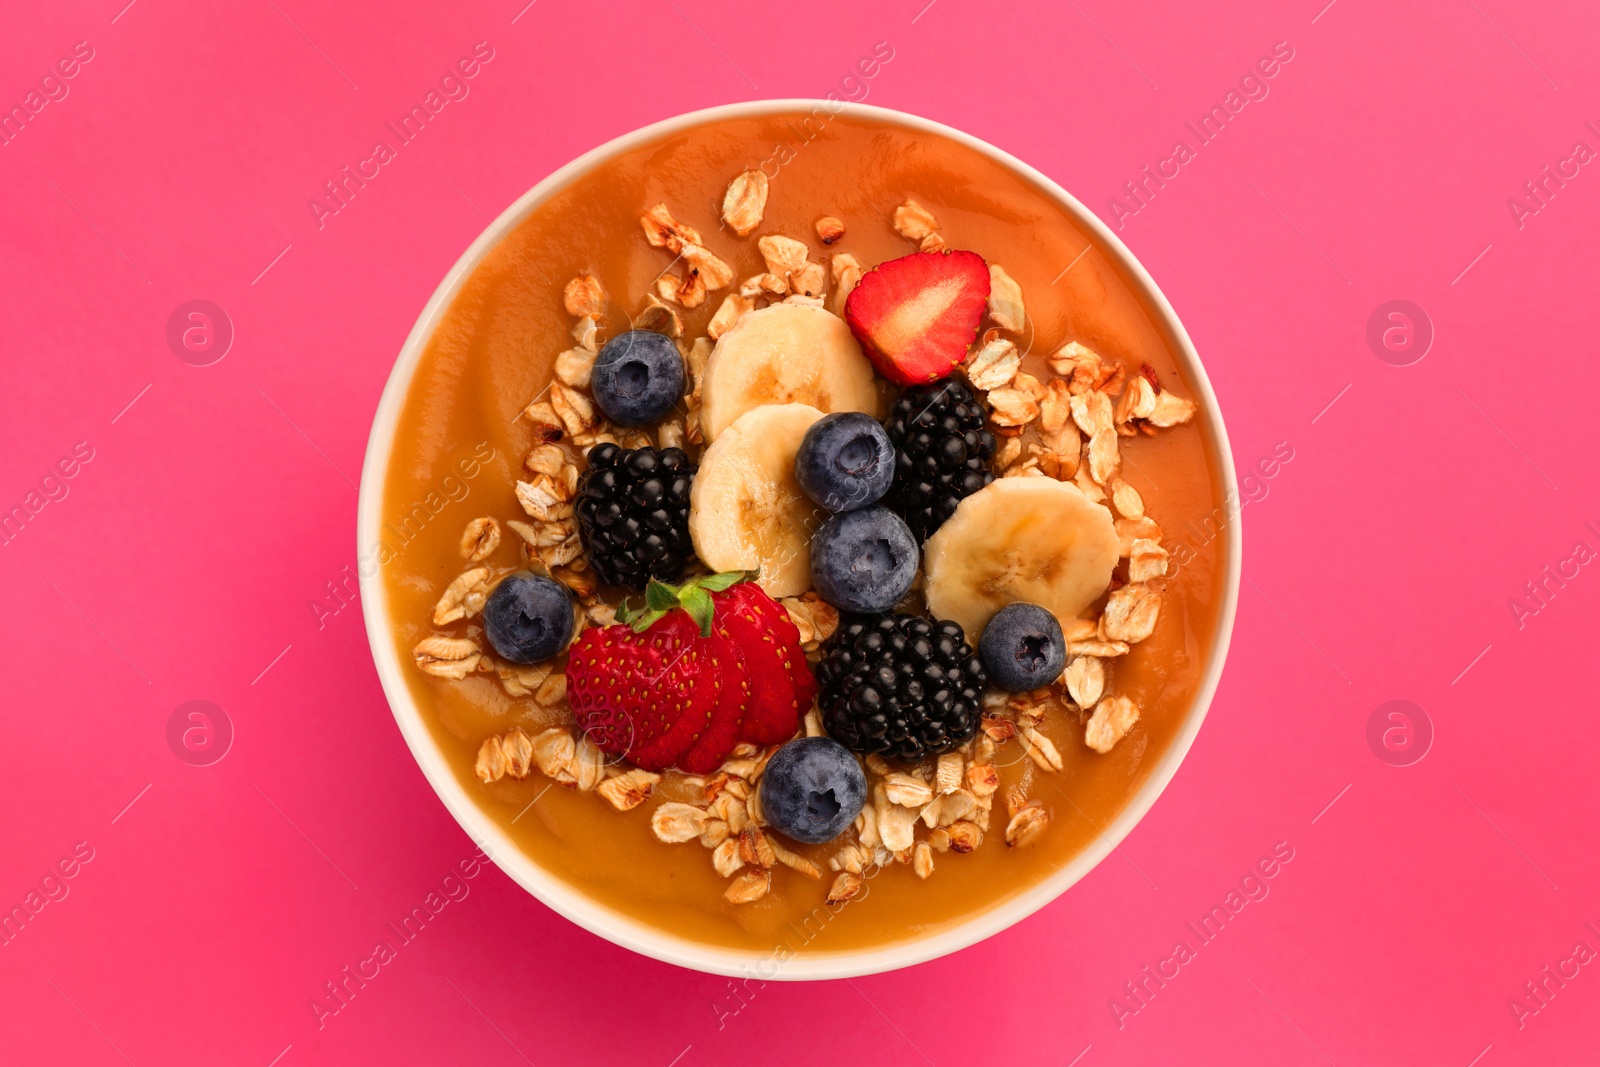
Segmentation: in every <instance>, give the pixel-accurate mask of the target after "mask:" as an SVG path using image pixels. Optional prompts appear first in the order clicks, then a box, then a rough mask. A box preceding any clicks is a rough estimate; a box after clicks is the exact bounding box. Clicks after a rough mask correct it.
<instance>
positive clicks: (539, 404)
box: [358, 100, 1240, 979]
mask: <svg viewBox="0 0 1600 1067" xmlns="http://www.w3.org/2000/svg"><path fill="white" fill-rule="evenodd" d="M1237 499H1238V497H1237V489H1236V486H1235V482H1234V475H1233V465H1232V460H1231V455H1230V453H1229V449H1228V442H1227V435H1226V432H1225V430H1224V428H1223V424H1222V419H1221V416H1220V413H1219V411H1218V408H1217V404H1216V400H1215V397H1214V396H1213V394H1212V392H1211V388H1210V385H1209V383H1208V382H1207V380H1206V376H1205V372H1204V370H1203V369H1202V367H1201V365H1200V362H1199V359H1198V357H1197V356H1196V354H1195V352H1194V349H1193V346H1192V345H1191V344H1190V342H1189V340H1188V337H1187V335H1186V334H1185V332H1184V330H1183V327H1182V326H1181V324H1179V322H1178V321H1177V318H1176V316H1175V315H1174V314H1173V312H1172V309H1171V307H1170V306H1169V305H1168V304H1167V302H1166V300H1165V298H1164V297H1163V296H1162V295H1161V293H1160V291H1159V290H1158V289H1157V288H1156V286H1155V284H1154V283H1153V282H1152V281H1151V280H1150V278H1149V276H1148V275H1147V274H1146V273H1145V272H1144V270H1143V269H1142V268H1141V267H1140V266H1139V264H1138V263H1137V262H1136V261H1135V260H1134V259H1133V257H1132V256H1131V255H1130V254H1129V253H1128V251H1127V249H1125V248H1124V247H1123V246H1122V244H1121V243H1120V242H1119V241H1118V240H1117V239H1116V238H1115V237H1114V236H1113V235H1112V234H1111V233H1110V232H1109V231H1108V230H1107V229H1106V228H1105V227H1104V226H1103V225H1102V224H1101V223H1100V222H1099V221H1098V220H1097V219H1095V217H1094V216H1093V215H1092V214H1091V213H1090V212H1089V211H1087V210H1086V209H1085V208H1084V207H1083V206H1082V205H1081V204H1079V203H1078V202H1077V201H1076V200H1074V199H1073V198H1072V197H1071V196H1069V195H1068V194H1067V193H1066V192H1064V191H1063V190H1061V189H1060V188H1059V187H1058V186H1056V185H1054V184H1053V183H1052V182H1050V181H1049V180H1048V179H1047V178H1045V177H1044V176H1042V175H1040V174H1039V173H1037V172H1036V171H1034V170H1032V169H1031V168H1029V167H1027V166H1026V165H1025V164H1023V163H1020V162H1019V161H1017V160H1015V159H1013V158H1011V157H1010V156H1008V155H1006V154H1005V153H1003V152H1000V151H998V150H997V149H994V148H992V147H990V146H988V145H986V144H983V143H982V142H980V141H977V140H976V139H974V138H971V137H969V136H967V135H965V134H962V133H959V132H957V131H955V130H951V129H949V128H947V127H943V126H940V125H938V124H936V123H932V122H929V121H926V120H923V119H918V118H914V117H911V116H907V115H903V114H899V113H896V112H891V111H886V110H883V109H879V108H871V107H866V106H860V105H840V104H838V103H829V102H824V101H804V100H800V101H795V100H790V101H766V102H757V103H749V104H738V105H731V106H727V107H722V108H715V109H712V110H709V111H703V112H698V113H695V114H691V115H686V116H682V117H680V118H676V119H672V120H669V121H666V122H662V123H658V124H657V125H655V126H651V127H648V128H646V129H643V130H640V131H638V132H636V133H633V134H629V135H627V136H625V137H622V138H619V139H618V140H616V141H613V142H611V143H610V144H607V145H605V146H603V147H601V148H598V149H596V150H594V151H593V152H590V153H589V154H587V155H585V156H583V157H582V158H580V159H578V160H577V161H575V162H573V163H572V164H570V165H568V166H567V167H565V168H563V169H562V170H560V171H558V172H557V173H556V174H554V175H552V176H551V177H549V178H547V179H546V180H544V181H543V182H541V183H539V185H537V186H536V187H535V188H533V189H532V190H531V191H529V192H528V193H527V194H526V195H524V196H523V197H522V198H521V199H519V200H518V201H517V202H516V203H515V204H513V205H512V206H511V207H510V208H508V209H507V210H506V211H505V213H504V214H502V215H501V217H500V218H499V219H498V220H496V221H495V222H494V223H493V224H492V225H491V226H490V227H489V229H488V230H487V231H485V232H484V234H483V235H482V236H481V237H479V238H478V240H477V241H476V242H474V244H473V245H472V247H471V248H470V249H468V250H467V252H466V254H465V255H463V256H462V258H461V260H460V261H459V262H458V263H457V264H456V265H455V267H454V268H453V269H452V270H451V272H450V273H449V275H448V276H447V277H446V278H445V280H444V281H443V283H442V284H441V285H440V286H439V288H438V290H437V292H435V293H434V295H433V298H432V299H431V300H430V301H429V303H428V305H427V307H426V308H425V309H424V311H423V313H422V316H421V318H420V319H419V320H418V322H417V324H416V326H415V328H414V329H413V330H412V332H411V335H410V337H409V338H408V339H407V342H406V344H405V347H404V349H403V350H402V351H401V353H400V356H399V359H398V361H397V362H396V364H395V368H394V371H393V373H392V374H391V376H390V379H389V382H388V385H387V387H386V389H385V391H384V394H383V397H382V400H381V401H380V404H379V407H378V412H377V416H376V419H375V423H374V426H373V430H372V437H371V441H370V443H369V446H368V450H367V456H366V463H365V467H364V469H363V472H362V481H361V500H360V509H359V519H358V538H359V545H358V547H359V551H360V557H361V559H362V560H363V562H364V563H366V564H367V565H366V566H365V567H364V568H363V572H362V573H363V576H364V577H363V582H362V603H363V607H364V611H365V616H366V620H367V631H368V637H369V641H370V643H371V646H372V651H373V656H374V659H375V660H376V663H377V667H378V673H379V676H380V678H381V680H382V683H383V686H384V690H385V693H386V694H387V696H388V699H389V703H390V705H391V707H392V708H393V711H394V715H395V719H396V721H397V722H398V723H399V725H400V729H401V731H402V733H403V734H404V736H405V738H406V741H407V743H408V744H409V745H410V747H411V750H412V752H413V754H414V755H415V757H416V759H417V761H418V763H419V764H421V766H422V769H423V771H424V773H425V774H426V775H427V777H428V780H429V782H430V783H431V784H432V785H433V787H434V789H435V790H436V791H437V792H438V794H439V796H440V798H441V799H442V800H443V801H444V802H445V805H446V806H447V807H448V808H449V809H450V811H451V813H452V814H453V815H454V816H455V818H456V820H457V821H458V822H459V823H460V824H461V825H462V827H463V828H464V829H465V830H466V831H467V832H468V833H469V834H470V835H471V836H472V838H473V839H474V841H476V842H478V844H479V845H480V847H482V848H483V849H484V851H485V852H486V853H487V854H488V855H489V856H491V857H492V858H493V859H494V861H495V862H496V863H497V864H499V866H500V867H501V868H502V869H503V870H505V871H506V873H508V874H509V875H510V876H511V877H512V878H514V879H515V880H516V881H517V882H518V883H519V884H521V885H522V886H523V887H524V888H526V889H527V890H528V891H529V892H530V893H532V894H533V895H535V896H536V897H538V898H539V899H540V900H542V901H543V902H545V903H546V904H548V905H549V906H550V907H552V908H554V909H555V910H557V911H558V912H560V913H562V914H563V915H565V916H567V917H568V918H570V919H572V920H573V921H574V922H577V923H579V924H580V925H582V926H583V927H585V928H587V929H589V930H591V931H593V932H594V933H596V934H599V935H600V936H602V937H605V938H607V939H609V940H611V941H614V942H616V943H617V944H620V945H623V946H626V947H628V948H630V949H633V950H635V951H638V952H641V953H644V954H646V955H649V956H652V957H655V958H658V959H661V960H665V961H668V962H671V963H675V964H679V965H682V966H686V967H692V968H696V969H699V970H704V971H710V972H715V973H723V974H731V975H737V974H745V975H751V974H754V975H758V976H760V977H762V978H766V979H809V978H837V977H845V976H850V975H857V974H866V973H872V972H877V971H885V970H890V969H893V968H896V967H902V966H905V965H908V964H912V963H916V962H920V961H923V960H927V959H931V958H933V957H935V956H939V955H942V954H944V953H948V952H951V951H954V950H956V949H959V948H962V947H964V946H966V945H969V944H972V943H973V942H976V941H978V940H980V939H982V938H984V937H987V936H988V935H990V934H992V933H995V932H996V931H998V930H1001V929H1003V928H1005V927H1006V926H1009V925H1010V924H1012V923H1014V922H1016V921H1018V920H1019V919H1022V918H1024V917H1025V916H1027V915H1029V914H1030V913H1032V912H1033V911H1035V910H1037V909H1038V908H1040V907H1042V906H1043V905H1045V904H1046V903H1048V902H1049V901H1051V900H1052V899H1054V898H1055V897H1056V896H1058V895H1059V894H1060V893H1062V892H1063V891H1064V890H1065V889H1066V888H1067V887H1069V886H1070V885H1072V884H1073V883H1074V882H1075V881H1076V880H1077V879H1079V878H1081V877H1082V876H1083V875H1084V874H1085V873H1086V872H1088V871H1089V870H1091V869H1092V868H1093V867H1094V866H1095V864H1097V863H1098V862H1099V861H1100V860H1101V859H1102V858H1104V856H1105V855H1106V854H1107V853H1109V852H1110V850H1111V849H1112V848H1114V847H1115V846H1116V844H1117V843H1118V842H1119V841H1121V840H1122V838H1123V837H1125V836H1126V835H1127V833H1128V832H1129V831H1130V830H1131V829H1132V828H1133V826H1134V825H1135V824H1136V823H1137V822H1138V820H1139V819H1140V818H1141V817H1142V816H1143V814H1144V813H1145V812H1146V811H1147V810H1148V809H1149V808H1150V806H1151V805H1152V804H1153V803H1154V802H1155V799H1156V797H1157V796H1158V795H1159V794H1160V792H1161V790H1162V789H1163V788H1164V787H1165V786H1166V784H1167V782H1168V781H1170V779H1171V778H1172V775H1173V774H1174V773H1175V771H1176V769H1177V766H1178V764H1179V762H1180V761H1181V760H1182V758H1183V756H1184V754H1185V752H1186V751H1187V750H1188V748H1189V745H1190V744H1191V743H1192V741H1193V739H1194V737H1195V734H1196V732H1197V731H1198V730H1199V727H1200V723H1201V720H1202V719H1203V718H1204V715H1205V711H1206V708H1207V706H1208V704H1209V702H1210V700H1211V697H1212V694H1213V692H1214V691H1215V688H1216V685H1217V681H1218V678H1219V676H1220V674H1221V670H1222V665H1223V659H1224V656H1225V654H1226V651H1227V645H1228V637H1229V633H1230V630H1231V628H1232V624H1233V614H1234V608H1235V603H1236V601H1237V596H1238V582H1239V553H1240V532H1239V525H1238V520H1237V508H1236V507H1235V506H1234V502H1236V501H1237ZM369 561H370V562H369Z"/></svg>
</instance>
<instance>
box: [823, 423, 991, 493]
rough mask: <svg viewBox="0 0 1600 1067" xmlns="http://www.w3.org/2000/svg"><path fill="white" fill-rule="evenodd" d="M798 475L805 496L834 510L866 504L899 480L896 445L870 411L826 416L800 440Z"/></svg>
mask: <svg viewBox="0 0 1600 1067" xmlns="http://www.w3.org/2000/svg"><path fill="white" fill-rule="evenodd" d="M963 458H964V457H963ZM794 476H795V480H796V481H798V482H799V483H800V488H801V489H804V490H805V493H806V496H809V497H810V498H811V499H812V500H815V501H816V502H817V503H819V504H821V505H822V506H823V507H825V508H827V509H828V510H829V511H852V510H854V509H856V508H864V507H866V506H867V505H868V504H876V503H877V502H878V501H879V499H881V498H882V497H883V494H885V493H887V492H888V491H889V484H890V483H891V482H893V481H894V444H893V443H892V442H891V441H890V440H889V435H888V433H886V432H885V431H884V429H883V427H882V426H880V425H878V420H876V419H874V418H873V417H872V416H871V415H863V414H862V413H861V412H859V411H838V412H835V413H833V414H832V415H824V416H822V418H820V419H818V420H817V421H816V422H814V423H812V424H811V429H809V430H807V431H806V436H805V438H804V440H802V441H801V442H800V451H799V452H797V453H796V454H795V457H794Z"/></svg>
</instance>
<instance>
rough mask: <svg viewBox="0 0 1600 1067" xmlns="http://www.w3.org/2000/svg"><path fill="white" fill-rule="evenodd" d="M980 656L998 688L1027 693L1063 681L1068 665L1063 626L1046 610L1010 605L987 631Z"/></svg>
mask: <svg viewBox="0 0 1600 1067" xmlns="http://www.w3.org/2000/svg"><path fill="white" fill-rule="evenodd" d="M978 656H979V657H980V658H981V659H982V660H983V665H984V667H986V668H988V671H989V681H990V682H992V683H994V685H995V686H996V687H998V688H1000V689H1005V690H1008V691H1010V692H1013V693H1026V692H1028V691H1029V690H1030V689H1041V688H1043V687H1044V686H1047V685H1049V684H1050V683H1051V682H1053V681H1055V680H1056V679H1057V678H1059V677H1061V671H1062V669H1063V668H1065V667H1066V665H1067V642H1066V638H1065V637H1063V636H1062V634H1061V624H1060V623H1059V622H1057V621H1056V617H1055V616H1054V615H1052V614H1050V612H1048V611H1046V610H1045V609H1044V608H1041V607H1040V606H1039V605H1037V604H1022V603H1017V604H1007V605H1006V606H1005V607H1003V608H1001V609H1000V610H999V611H997V612H995V616H994V618H992V619H990V620H989V625H988V626H986V627H984V629H983V636H982V637H981V638H979V639H978Z"/></svg>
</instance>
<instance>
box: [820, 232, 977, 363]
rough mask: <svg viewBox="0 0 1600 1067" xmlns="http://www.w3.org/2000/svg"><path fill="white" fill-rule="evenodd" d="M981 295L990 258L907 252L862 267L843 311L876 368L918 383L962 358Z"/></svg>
mask: <svg viewBox="0 0 1600 1067" xmlns="http://www.w3.org/2000/svg"><path fill="white" fill-rule="evenodd" d="M988 300H989V266H988V264H986V263H985V262H984V261H983V257H982V256H980V255H978V254H977V253H976V252H965V251H947V252H914V253H912V254H911V255H909V256H902V257H901V258H899V259H891V260H889V261H888V262H887V263H880V264H878V265H877V266H876V267H874V268H873V269H872V270H869V271H868V272H867V273H866V274H864V275H862V277H861V281H860V282H859V283H858V284H857V285H856V287H855V288H854V289H853V290H851V292H850V297H849V299H847V300H846V301H845V304H844V318H845V321H846V322H848V323H849V324H850V332H851V333H853V334H855V335H856V340H857V341H860V342H861V348H862V350H863V351H865V352H866V354H867V358H868V359H870V360H872V365H873V366H874V367H876V368H877V369H878V373H879V374H881V375H883V376H884V377H885V378H888V379H889V380H890V381H892V382H898V383H899V384H901V385H924V384H926V383H928V382H936V381H938V380H939V379H940V378H943V377H944V376H945V375H947V374H949V373H950V372H951V370H953V369H954V368H955V367H956V365H957V364H959V363H960V362H961V361H962V360H963V359H965V358H966V356H967V349H968V348H970V347H971V346H972V342H973V341H975V340H976V339H977V336H978V323H979V321H980V320H981V319H982V318H983V310H984V306H985V304H987V302H988Z"/></svg>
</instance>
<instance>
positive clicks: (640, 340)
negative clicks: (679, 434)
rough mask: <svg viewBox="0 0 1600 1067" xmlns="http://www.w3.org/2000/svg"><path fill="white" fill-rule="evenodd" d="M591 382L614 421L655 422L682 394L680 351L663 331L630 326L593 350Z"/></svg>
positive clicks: (596, 399) (598, 400) (597, 399)
mask: <svg viewBox="0 0 1600 1067" xmlns="http://www.w3.org/2000/svg"><path fill="white" fill-rule="evenodd" d="M590 388H591V390H592V391H593V393H594V402H595V403H596V404H599V405H600V410H601V411H603V412H605V413H606V417H607V418H609V419H610V420H611V421H612V422H614V423H616V424H617V425H618V426H645V425H648V424H649V423H653V422H660V421H661V420H662V419H663V418H664V417H665V416H666V414H667V412H669V411H671V410H672V408H673V406H674V405H675V404H677V403H678V401H680V400H681V399H682V398H683V356H682V355H681V354H679V352H678V346H677V345H676V344H674V343H673V341H672V338H670V337H668V336H667V335H665V334H660V333H656V332H654V331H652V330H629V331H628V332H627V333H625V334H621V335H619V336H617V337H613V338H612V339H611V340H609V341H607V342H606V343H605V345H604V346H603V347H602V348H601V349H600V354H599V355H597V356H595V358H594V373H593V377H592V378H591V379H590Z"/></svg>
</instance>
